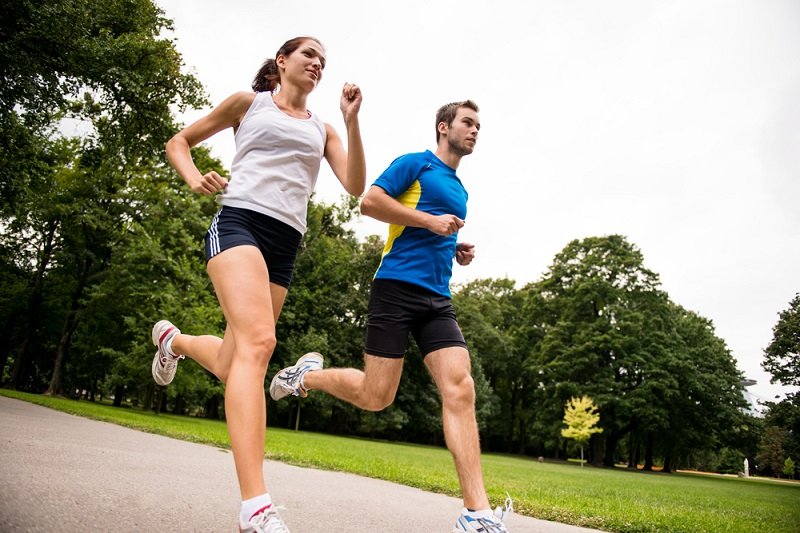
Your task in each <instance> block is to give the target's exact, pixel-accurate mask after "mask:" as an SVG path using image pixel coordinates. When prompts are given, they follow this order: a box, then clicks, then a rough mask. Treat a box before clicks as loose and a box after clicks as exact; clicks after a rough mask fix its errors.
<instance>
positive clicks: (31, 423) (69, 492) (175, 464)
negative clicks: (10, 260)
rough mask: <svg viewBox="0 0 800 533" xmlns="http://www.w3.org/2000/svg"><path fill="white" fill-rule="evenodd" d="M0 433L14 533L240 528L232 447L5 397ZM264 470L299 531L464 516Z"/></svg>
mask: <svg viewBox="0 0 800 533" xmlns="http://www.w3.org/2000/svg"><path fill="white" fill-rule="evenodd" d="M0 435H2V437H0V531H2V532H8V533H10V532H18V531H26V532H40V531H41V532H45V531H46V532H49V533H54V532H55V533H61V532H81V533H83V532H86V531H91V532H103V531H108V532H112V531H113V532H115V533H122V532H128V531H130V532H148V533H150V532H153V533H154V532H162V531H176V532H189V531H208V532H217V531H222V532H228V533H234V532H235V531H237V527H236V525H237V517H238V510H239V496H238V487H237V483H236V475H235V473H234V468H233V457H232V456H231V454H230V452H228V451H227V450H222V449H218V448H215V447H212V446H206V445H201V444H194V443H190V442H184V441H180V440H175V439H171V438H167V437H162V436H159V435H152V434H149V433H142V432H139V431H135V430H131V429H128V428H124V427H120V426H116V425H113V424H108V423H105V422H97V421H94V420H88V419H85V418H80V417H76V416H72V415H69V414H65V413H61V412H58V411H54V410H51V409H47V408H44V407H40V406H37V405H33V404H30V403H27V402H22V401H19V400H14V399H10V398H6V397H3V396H0ZM268 435H269V433H268ZM267 438H269V436H268V437H267ZM264 472H265V475H266V477H267V480H268V483H269V487H270V493H271V495H272V498H273V501H275V502H276V503H277V504H278V505H279V506H282V507H284V508H285V509H284V510H282V511H281V514H282V515H283V517H284V520H285V521H286V523H287V525H288V526H289V527H290V528H291V530H292V532H293V533H295V532H296V533H323V532H324V533H377V532H380V533H388V532H398V533H401V532H412V531H413V532H420V533H448V532H449V531H450V528H451V527H452V525H453V523H454V522H455V518H456V516H457V514H458V512H459V511H460V509H461V501H460V500H458V499H456V498H451V497H448V496H443V495H441V494H432V493H428V492H424V491H421V490H418V489H413V488H409V487H405V486H402V485H397V484H394V483H389V482H386V481H380V480H376V479H370V478H363V477H359V476H355V475H351V474H343V473H338V472H326V471H322V470H316V469H310V468H299V467H296V466H291V465H287V464H283V463H279V462H276V461H269V462H266V461H265V463H264ZM506 525H507V526H508V528H509V530H510V531H511V533H534V532H536V533H580V532H584V533H586V532H590V531H592V530H590V529H585V528H578V527H574V526H567V525H563V524H558V523H554V522H547V521H544V520H537V519H534V518H529V517H524V516H520V515H512V516H511V517H510V518H509V519H508V520H507V522H506Z"/></svg>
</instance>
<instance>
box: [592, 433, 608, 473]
mask: <svg viewBox="0 0 800 533" xmlns="http://www.w3.org/2000/svg"><path fill="white" fill-rule="evenodd" d="M589 442H590V444H591V450H590V457H589V461H591V463H592V464H593V465H594V466H603V457H604V456H605V454H604V453H603V451H604V449H603V444H604V443H605V439H603V438H602V437H600V436H599V435H598V434H597V433H595V434H594V435H592V438H591V440H590V441H589Z"/></svg>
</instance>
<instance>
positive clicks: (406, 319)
mask: <svg viewBox="0 0 800 533" xmlns="http://www.w3.org/2000/svg"><path fill="white" fill-rule="evenodd" d="M368 313H369V317H368V319H367V335H366V342H365V351H366V353H367V354H369V355H376V356H378V357H389V358H400V357H403V355H404V354H405V351H406V347H407V346H408V333H409V332H411V334H412V335H413V336H414V340H415V341H416V342H417V346H419V349H420V352H421V353H422V356H423V357H425V356H426V355H428V354H429V353H431V352H433V351H436V350H440V349H442V348H450V347H453V346H460V347H463V348H466V347H467V343H466V341H464V335H463V334H462V333H461V328H459V327H458V322H457V321H456V311H455V309H453V304H452V302H451V301H450V298H447V297H445V296H441V295H439V294H436V293H434V292H431V291H429V290H427V289H425V288H423V287H420V286H418V285H414V284H411V283H406V282H404V281H396V280H390V279H376V280H374V281H373V282H372V291H371V292H370V298H369V308H368Z"/></svg>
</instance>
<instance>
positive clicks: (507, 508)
mask: <svg viewBox="0 0 800 533" xmlns="http://www.w3.org/2000/svg"><path fill="white" fill-rule="evenodd" d="M503 506H504V507H501V506H499V505H498V506H497V507H495V508H494V515H495V516H496V517H497V518H499V519H500V520H505V518H506V517H507V516H509V515H510V514H511V513H513V512H514V501H513V500H512V499H511V495H510V494H509V493H507V492H506V499H505V501H504V502H503Z"/></svg>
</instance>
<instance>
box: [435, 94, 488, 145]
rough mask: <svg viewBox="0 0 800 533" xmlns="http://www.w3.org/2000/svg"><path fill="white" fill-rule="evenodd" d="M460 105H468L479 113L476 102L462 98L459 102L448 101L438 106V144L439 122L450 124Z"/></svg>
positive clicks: (437, 135) (437, 136)
mask: <svg viewBox="0 0 800 533" xmlns="http://www.w3.org/2000/svg"><path fill="white" fill-rule="evenodd" d="M462 107H468V108H470V109H472V110H473V111H475V112H476V113H480V109H478V104H476V103H475V102H473V101H472V100H463V101H461V102H450V103H449V104H445V105H443V106H442V107H440V108H439V111H437V112H436V144H439V124H440V123H441V122H444V123H445V124H447V125H448V126H452V125H453V120H455V118H456V114H457V113H458V110H459V108H462Z"/></svg>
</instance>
